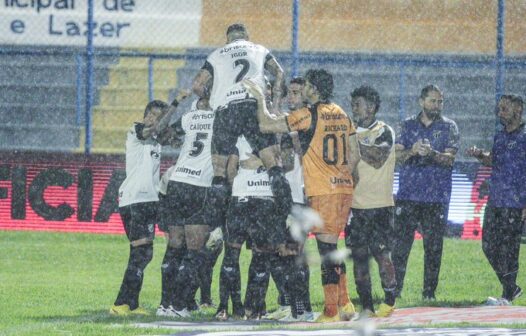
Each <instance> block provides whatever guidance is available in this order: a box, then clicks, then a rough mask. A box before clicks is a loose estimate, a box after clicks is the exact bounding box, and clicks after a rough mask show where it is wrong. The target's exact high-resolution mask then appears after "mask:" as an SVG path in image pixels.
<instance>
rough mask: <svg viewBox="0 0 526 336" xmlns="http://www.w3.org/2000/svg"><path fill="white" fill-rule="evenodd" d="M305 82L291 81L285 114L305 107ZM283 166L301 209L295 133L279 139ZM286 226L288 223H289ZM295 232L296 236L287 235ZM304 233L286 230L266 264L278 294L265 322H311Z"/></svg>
mask: <svg viewBox="0 0 526 336" xmlns="http://www.w3.org/2000/svg"><path fill="white" fill-rule="evenodd" d="M304 86H305V79H304V78H303V77H295V78H292V79H291V80H290V82H289V86H288V90H287V103H288V108H289V111H295V110H298V109H300V108H303V107H305V106H307V103H306V102H305V99H304V96H303V88H304ZM281 150H282V158H283V166H284V167H289V166H290V167H291V169H290V171H289V169H286V170H287V173H285V176H286V177H287V179H288V180H289V184H290V187H291V190H292V199H293V202H294V204H295V205H298V206H301V207H303V206H305V195H304V193H303V172H302V170H303V167H302V165H301V156H302V150H301V144H300V140H299V137H298V133H297V132H293V133H289V134H285V135H283V136H282V138H281ZM289 223H290V221H289ZM295 229H297V230H296V232H297V233H299V237H296V236H294V235H293V234H291V231H290V230H295ZM306 234H307V232H306V231H305V229H304V228H302V227H299V228H298V227H296V228H291V227H287V236H286V237H285V239H284V240H285V245H284V246H283V248H282V250H280V251H278V252H277V253H276V254H275V255H273V257H272V259H271V262H270V267H271V268H270V272H271V275H272V278H273V280H274V282H275V283H276V287H277V289H278V292H279V296H278V303H279V308H278V309H277V310H276V311H274V312H272V313H270V314H267V315H265V316H264V318H265V319H271V320H281V321H286V322H293V321H312V320H313V316H314V315H313V313H312V307H311V304H310V296H309V278H310V270H309V265H308V264H307V260H306V256H305V254H304V253H303V252H304V251H303V247H304V246H303V245H304V241H305V239H306Z"/></svg>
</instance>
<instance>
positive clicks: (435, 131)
mask: <svg viewBox="0 0 526 336" xmlns="http://www.w3.org/2000/svg"><path fill="white" fill-rule="evenodd" d="M419 103H420V106H421V108H422V111H421V112H420V113H419V114H417V115H415V116H412V117H410V118H408V119H406V120H405V121H404V122H403V124H402V130H401V133H400V137H399V138H398V140H397V141H396V145H395V150H396V160H397V162H399V163H400V180H399V185H400V187H399V189H398V193H397V196H396V204H395V243H394V245H393V263H394V266H395V272H396V284H397V296H399V295H400V294H401V292H402V288H403V285H404V277H405V272H406V267H407V260H408V258H409V253H410V252H411V247H412V245H413V241H414V236H415V230H416V229H417V228H419V229H420V228H421V232H420V233H421V234H422V236H423V239H424V288H423V291H422V298H423V299H424V300H431V301H434V300H436V299H435V290H436V288H437V285H438V274H439V272H440V264H441V260H442V246H443V243H444V233H445V230H446V225H447V215H448V206H449V200H450V197H451V183H452V182H451V173H452V170H453V162H454V161H455V155H456V154H457V151H458V147H459V133H458V127H457V124H456V123H455V122H454V121H453V120H451V119H449V118H446V117H444V116H442V109H443V106H444V95H443V93H442V91H441V90H440V89H439V88H438V86H436V85H427V86H426V87H424V88H423V89H422V91H421V93H420V99H419Z"/></svg>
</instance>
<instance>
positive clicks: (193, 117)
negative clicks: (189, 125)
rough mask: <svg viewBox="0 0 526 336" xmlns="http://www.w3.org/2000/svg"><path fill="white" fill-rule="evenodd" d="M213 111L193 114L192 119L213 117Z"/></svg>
mask: <svg viewBox="0 0 526 336" xmlns="http://www.w3.org/2000/svg"><path fill="white" fill-rule="evenodd" d="M213 118H214V113H213V112H211V113H203V114H194V115H193V116H192V120H202V119H213Z"/></svg>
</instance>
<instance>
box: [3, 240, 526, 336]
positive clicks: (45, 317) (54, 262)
mask: <svg viewBox="0 0 526 336" xmlns="http://www.w3.org/2000/svg"><path fill="white" fill-rule="evenodd" d="M313 243H314V242H313V241H310V242H309V244H308V246H307V247H308V251H309V255H310V256H312V258H311V264H312V267H311V298H312V303H313V305H314V307H315V309H316V310H318V311H319V310H321V308H322V296H323V293H322V290H321V285H320V271H319V259H318V258H316V255H317V252H316V250H315V244H313ZM164 244H165V240H164V238H163V237H158V238H157V239H156V242H155V256H154V259H153V261H152V262H151V264H150V265H149V266H148V268H147V270H146V274H145V282H144V285H143V291H142V294H141V304H142V305H144V306H145V307H146V308H148V309H150V310H152V312H153V311H154V310H155V308H156V306H157V305H158V303H159V300H160V285H161V280H160V264H161V261H162V257H163V254H164ZM127 252H128V248H127V240H126V238H125V237H124V236H116V235H90V234H71V233H68V234H62V233H35V232H9V231H0V335H147V334H152V335H153V334H156V335H158V334H163V333H164V334H169V333H170V331H169V330H162V329H137V328H134V327H133V324H134V323H136V322H150V321H155V320H156V318H155V317H132V318H127V319H123V318H115V317H111V316H109V315H108V314H107V311H108V309H109V307H110V306H111V304H112V303H113V300H114V299H115V296H116V294H117V291H118V289H119V285H120V281H121V279H122V274H123V271H124V267H125V265H126V262H127ZM521 252H522V254H521V265H520V267H521V271H520V273H519V284H520V285H522V286H523V288H524V287H526V282H525V281H524V279H526V278H525V276H524V274H525V272H526V258H525V257H524V256H525V253H526V252H525V247H524V245H523V246H522V251H521ZM249 256H250V254H249V253H247V252H246V251H245V252H243V254H242V260H241V267H242V274H243V280H242V281H243V285H245V284H246V270H247V268H248V263H249V260H250V257H249ZM220 262H221V257H220V259H219V261H218V264H219V263H220ZM371 266H372V267H371V268H372V276H373V289H374V295H375V299H376V300H377V301H378V302H380V300H381V298H382V295H383V293H382V290H381V286H380V281H379V278H378V271H377V268H376V266H375V263H374V262H372V263H371ZM217 268H218V266H217V265H216V271H215V273H214V283H213V288H212V293H213V298H214V300H217V296H218V288H217V284H218V276H219V272H218V271H217ZM347 269H348V273H350V274H352V263H351V262H350V261H349V262H348V263H347ZM422 274H423V255H422V243H421V241H417V242H415V246H414V248H413V251H412V253H411V257H410V260H409V269H408V273H407V278H406V284H405V289H404V292H403V293H402V299H401V300H399V301H398V302H397V306H398V307H411V306H420V305H424V302H422V301H421V294H420V293H421V287H422V277H423V276H422ZM349 279H350V284H349V291H350V294H351V297H352V299H353V301H354V302H355V303H356V302H358V300H357V294H356V290H355V287H354V283H353V277H352V275H351V276H349ZM500 292H501V289H500V286H499V283H498V281H497V278H496V277H495V275H494V274H493V272H492V270H491V268H490V266H489V264H488V263H487V261H486V259H485V257H484V255H483V253H482V251H481V248H480V242H479V241H461V240H453V239H447V240H446V243H445V247H444V257H443V262H442V271H441V275H440V284H439V288H438V290H437V293H436V295H437V299H438V301H437V302H434V303H432V305H436V306H449V307H457V306H471V305H480V304H481V303H482V302H483V301H484V300H485V299H486V298H487V297H488V296H498V295H500ZM276 293H277V292H276V289H275V287H274V285H271V287H270V289H269V293H268V296H267V306H268V308H269V309H270V310H272V309H274V308H275V307H276V305H277V304H276V296H277V294H276ZM516 304H518V305H526V295H524V296H523V297H521V298H520V299H518V300H517V301H516ZM425 305H429V303H425ZM213 313H214V310H213V309H210V310H207V311H205V312H204V314H201V315H199V316H198V317H197V318H198V319H202V320H210V319H211V318H212V316H213ZM172 333H173V331H172Z"/></svg>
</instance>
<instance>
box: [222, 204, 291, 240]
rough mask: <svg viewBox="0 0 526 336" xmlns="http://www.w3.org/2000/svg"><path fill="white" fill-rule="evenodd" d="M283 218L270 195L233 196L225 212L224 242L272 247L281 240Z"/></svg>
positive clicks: (283, 229)
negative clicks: (277, 212)
mask: <svg viewBox="0 0 526 336" xmlns="http://www.w3.org/2000/svg"><path fill="white" fill-rule="evenodd" d="M285 235H286V232H285V220H284V218H283V216H277V215H276V206H275V204H274V200H273V199H271V198H268V199H267V198H256V197H243V198H240V197H232V199H231V201H230V206H229V207H228V211H227V215H226V242H227V243H230V244H239V245H241V244H243V243H244V242H245V241H247V240H250V242H251V245H252V247H260V248H265V249H268V248H275V247H277V246H278V245H279V244H282V243H284V239H285Z"/></svg>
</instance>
